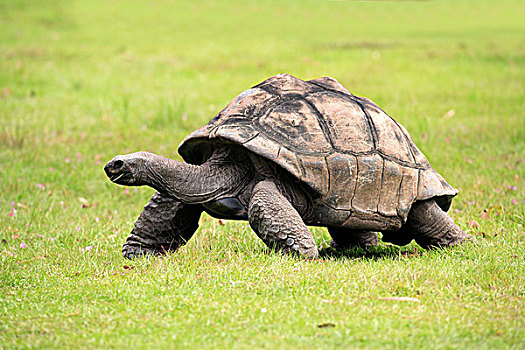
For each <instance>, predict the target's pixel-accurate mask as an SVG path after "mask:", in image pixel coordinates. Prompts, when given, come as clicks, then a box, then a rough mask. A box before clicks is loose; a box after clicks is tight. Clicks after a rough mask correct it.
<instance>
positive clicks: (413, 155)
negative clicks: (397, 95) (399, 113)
mask: <svg viewBox="0 0 525 350" xmlns="http://www.w3.org/2000/svg"><path fill="white" fill-rule="evenodd" d="M385 114H386V113H385ZM386 115H387V116H388V117H389V118H390V119H391V120H392V121H393V122H394V123H395V124H396V126H397V127H398V129H399V130H400V131H401V134H402V135H403V140H404V141H405V144H406V146H407V148H408V150H409V152H410V156H411V157H412V160H413V161H414V164H417V161H416V155H415V154H414V149H413V147H412V143H411V142H409V141H408V139H407V138H408V136H407V134H406V133H405V132H404V131H403V129H402V128H401V125H399V123H398V122H397V121H396V120H395V119H394V118H392V117H391V116H389V115H388V114H386Z"/></svg>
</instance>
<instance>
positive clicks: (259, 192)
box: [248, 181, 319, 258]
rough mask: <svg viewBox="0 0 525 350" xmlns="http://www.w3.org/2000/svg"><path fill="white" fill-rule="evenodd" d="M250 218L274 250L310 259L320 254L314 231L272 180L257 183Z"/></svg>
mask: <svg viewBox="0 0 525 350" xmlns="http://www.w3.org/2000/svg"><path fill="white" fill-rule="evenodd" d="M248 218H249V221H250V225H251V227H252V228H253V230H254V231H255V233H256V234H257V236H259V238H261V239H262V240H263V242H264V243H265V244H266V245H267V246H268V247H270V248H271V249H274V250H277V251H283V252H287V253H298V254H299V255H302V256H304V257H307V258H316V257H317V256H318V255H319V252H318V250H317V245H316V244H315V241H314V238H313V236H312V233H311V232H310V231H309V230H308V227H306V225H305V224H304V222H303V219H302V218H301V216H299V213H298V212H297V211H296V210H295V208H294V207H293V206H292V205H291V204H290V202H289V201H288V200H287V199H286V198H285V197H284V196H283V195H282V193H281V192H280V191H279V190H278V189H277V187H276V186H275V184H274V183H273V182H272V181H261V182H259V183H258V184H257V185H256V186H255V188H254V190H253V194H252V198H251V201H250V208H249V210H248Z"/></svg>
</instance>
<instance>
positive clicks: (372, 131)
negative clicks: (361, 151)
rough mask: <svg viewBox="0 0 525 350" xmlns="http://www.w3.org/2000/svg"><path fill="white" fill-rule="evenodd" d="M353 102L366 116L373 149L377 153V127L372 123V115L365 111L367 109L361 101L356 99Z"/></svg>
mask: <svg viewBox="0 0 525 350" xmlns="http://www.w3.org/2000/svg"><path fill="white" fill-rule="evenodd" d="M353 101H354V102H355V103H356V104H357V105H358V106H359V108H361V110H362V111H363V113H364V114H365V120H366V123H367V125H368V129H369V133H370V136H371V138H372V143H373V144H374V147H373V149H374V150H375V151H377V129H376V126H375V124H374V122H373V121H372V118H370V115H369V114H368V112H367V111H366V110H365V108H364V106H363V104H362V103H361V101H357V100H355V99H353Z"/></svg>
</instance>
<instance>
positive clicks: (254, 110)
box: [179, 74, 457, 229]
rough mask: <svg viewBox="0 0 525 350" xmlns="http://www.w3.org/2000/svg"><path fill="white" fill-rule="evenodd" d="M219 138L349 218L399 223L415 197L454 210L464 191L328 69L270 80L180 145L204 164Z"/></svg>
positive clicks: (349, 221) (384, 225) (369, 224)
mask: <svg viewBox="0 0 525 350" xmlns="http://www.w3.org/2000/svg"><path fill="white" fill-rule="evenodd" d="M217 141H221V142H228V143H233V144H237V145H240V146H242V147H244V148H246V149H248V150H250V151H251V152H253V153H256V154H257V155H259V156H261V157H264V158H266V159H268V160H271V161H273V162H275V163H277V164H278V165H279V166H281V167H282V168H283V169H285V170H286V171H288V172H289V173H290V174H292V175H293V176H294V177H296V178H297V179H299V180H300V181H303V182H304V183H305V184H307V185H308V186H309V187H310V188H312V189H313V190H314V191H315V192H316V193H317V195H318V196H317V197H318V198H319V201H320V202H321V203H322V204H323V206H324V208H325V211H326V210H334V211H337V212H338V213H339V214H340V213H344V215H342V217H345V218H346V219H344V220H343V221H345V222H341V224H342V225H343V224H344V226H349V227H359V228H375V229H393V228H399V227H400V226H401V225H402V223H404V222H405V221H406V218H407V215H408V212H409V210H410V208H411V206H412V203H414V202H415V201H417V200H425V199H429V198H435V199H436V201H437V202H438V204H439V205H440V206H441V208H442V209H443V210H445V211H447V210H448V209H449V207H450V203H451V201H452V197H454V196H455V195H456V194H457V190H456V189H454V188H453V187H451V186H450V185H449V184H448V183H447V182H446V181H445V180H444V179H443V178H442V177H441V176H440V175H439V174H438V173H437V172H436V171H435V170H434V169H432V167H431V166H430V164H429V162H428V160H427V159H426V157H425V156H424V155H423V154H422V153H421V151H420V150H419V149H418V148H417V147H416V146H415V145H414V143H413V142H412V140H411V139H410V136H409V134H408V132H407V131H406V130H405V128H404V127H403V126H401V125H400V124H398V123H397V122H396V121H395V120H394V119H392V118H391V117H390V116H388V115H387V114H386V113H385V112H384V111H383V110H382V109H381V108H379V107H378V106H377V105H376V104H375V103H373V102H372V101H370V100H369V99H366V98H363V97H357V96H354V95H352V94H351V93H350V92H349V91H348V90H346V89H345V88H344V87H343V86H342V85H341V84H340V83H339V82H338V81H337V80H335V79H333V78H329V77H325V78H320V79H315V80H310V81H303V80H301V79H298V78H295V77H293V76H291V75H288V74H279V75H276V76H274V77H271V78H269V79H267V80H265V81H264V82H262V83H260V84H259V85H256V86H254V87H253V88H251V89H249V90H246V91H244V92H243V93H241V94H240V95H238V96H237V97H236V98H235V99H234V100H233V101H231V102H230V104H228V106H226V108H224V109H223V110H222V111H221V112H220V113H219V114H218V115H217V116H216V117H215V118H213V120H211V121H210V122H209V123H208V124H206V125H204V126H203V127H201V128H200V129H198V130H196V131H195V132H193V133H192V134H190V135H189V136H188V137H186V139H184V141H183V142H182V143H181V145H180V146H179V153H180V154H181V156H182V157H183V159H184V160H185V161H186V162H188V163H193V164H200V163H202V162H203V161H205V160H206V158H207V154H209V148H210V147H211V144H212V143H213V142H217ZM327 208H328V209H327ZM326 215H329V214H325V216H326ZM339 216H341V215H339ZM319 221H323V220H322V219H320V220H319ZM319 223H320V224H323V222H319ZM325 224H326V223H325ZM332 224H333V223H332Z"/></svg>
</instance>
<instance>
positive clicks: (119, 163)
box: [113, 159, 124, 170]
mask: <svg viewBox="0 0 525 350" xmlns="http://www.w3.org/2000/svg"><path fill="white" fill-rule="evenodd" d="M123 165H124V162H123V161H121V160H120V159H119V160H116V161H115V162H114V163H113V169H115V170H118V169H120V168H122V166H123Z"/></svg>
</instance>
